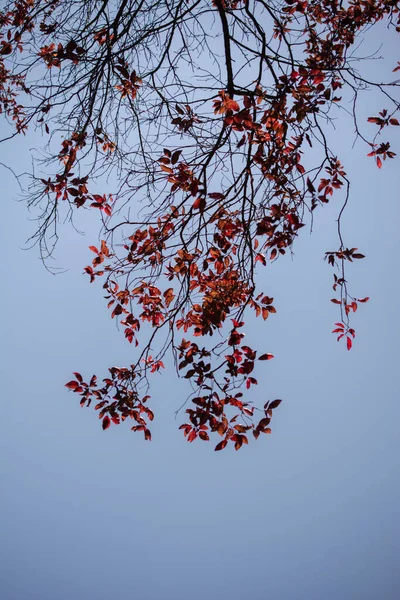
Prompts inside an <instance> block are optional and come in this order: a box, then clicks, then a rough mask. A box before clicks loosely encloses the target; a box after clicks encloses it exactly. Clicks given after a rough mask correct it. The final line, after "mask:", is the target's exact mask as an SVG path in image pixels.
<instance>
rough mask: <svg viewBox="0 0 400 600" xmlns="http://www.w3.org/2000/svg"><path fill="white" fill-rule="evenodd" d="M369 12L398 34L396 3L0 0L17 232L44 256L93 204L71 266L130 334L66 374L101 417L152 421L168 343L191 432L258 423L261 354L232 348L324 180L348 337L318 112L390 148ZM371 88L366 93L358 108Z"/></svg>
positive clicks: (268, 411) (266, 427)
mask: <svg viewBox="0 0 400 600" xmlns="http://www.w3.org/2000/svg"><path fill="white" fill-rule="evenodd" d="M379 22H384V23H385V24H386V25H387V27H388V28H389V29H393V30H395V31H397V32H400V11H399V2H398V1H397V0H350V1H349V2H343V1H341V0H318V1H317V0H304V1H303V0H300V1H297V0H273V1H271V2H270V1H268V2H267V1H265V0H168V1H161V0H160V1H159V0H120V1H117V0H101V1H93V0H63V1H62V2H61V1H60V0H53V1H51V0H18V1H16V2H3V3H2V10H1V12H0V27H1V30H0V31H1V33H0V110H1V112H2V113H3V115H4V117H5V118H6V120H7V123H8V125H7V127H8V131H7V133H6V135H5V137H4V139H3V140H2V141H3V142H6V141H7V139H10V138H11V137H14V136H16V135H20V134H22V135H23V134H24V133H25V132H26V130H27V129H28V128H34V129H35V128H36V129H38V130H39V131H40V132H41V134H42V139H43V147H42V152H41V154H40V156H39V155H38V156H36V157H35V160H34V162H33V168H32V173H31V183H30V185H29V188H28V189H27V190H26V199H27V203H28V205H29V206H30V207H36V211H37V214H38V216H39V225H38V228H37V231H36V233H35V235H34V236H33V241H34V242H37V244H38V246H39V248H40V253H41V257H42V258H43V260H44V261H46V260H47V259H48V258H49V256H51V254H52V252H53V250H54V246H55V244H56V242H57V239H58V233H59V221H60V219H65V217H66V216H68V217H69V218H70V219H71V220H73V219H74V216H75V214H76V212H77V211H83V210H88V211H92V212H93V218H99V217H100V218H99V228H100V230H101V234H100V238H99V239H100V241H99V243H97V242H95V241H94V243H95V244H96V245H93V246H90V250H91V252H92V253H93V254H92V262H91V264H89V265H88V266H86V267H85V268H84V271H85V273H86V274H87V276H88V278H89V280H90V282H98V281H100V282H101V285H102V286H103V288H104V291H105V295H106V299H107V303H108V304H107V306H108V310H109V311H110V315H111V318H113V319H114V318H115V319H117V320H118V322H119V323H120V325H121V327H122V330H123V332H124V335H125V338H126V339H127V341H128V342H129V343H130V344H132V346H133V357H134V358H133V362H132V364H130V365H128V366H126V367H111V368H110V369H109V373H108V375H107V376H106V377H105V378H104V379H102V380H101V383H100V380H98V379H97V377H96V376H93V377H91V379H90V380H87V381H84V377H82V375H81V374H80V373H78V372H75V373H74V379H73V380H72V381H70V382H69V383H67V387H68V388H69V389H71V390H72V391H73V392H74V393H76V394H77V395H78V396H79V397H80V403H81V405H82V406H89V405H90V404H91V403H92V402H93V404H94V405H95V409H96V411H98V415H99V417H100V419H101V421H102V426H103V428H104V429H107V428H108V427H110V426H111V425H112V424H119V423H120V422H121V421H124V420H126V419H127V418H129V419H132V420H133V423H134V424H133V427H132V429H133V430H134V431H142V432H143V434H144V437H145V438H146V439H150V438H151V433H150V429H149V421H152V420H153V417H154V415H153V412H152V410H151V408H150V407H149V404H150V403H149V400H150V396H149V393H148V391H149V386H150V384H151V376H152V374H153V373H156V372H159V371H160V370H163V369H164V368H165V365H164V363H166V365H167V366H168V364H169V363H168V362H167V361H168V360H169V359H168V358H165V357H166V355H167V354H169V355H171V356H172V358H173V363H174V365H175V368H176V371H177V373H178V374H179V375H180V376H182V377H184V378H186V379H187V380H188V382H189V383H190V385H191V393H190V395H189V397H188V403H187V408H186V409H185V410H186V413H185V414H186V421H185V422H184V423H183V424H182V425H181V429H182V430H183V433H184V435H185V436H186V439H187V440H188V441H189V442H192V441H193V440H195V439H196V438H200V439H201V440H208V439H209V438H210V435H211V434H216V436H217V438H216V439H217V441H218V440H219V441H218V443H217V445H216V447H215V449H216V450H221V449H223V448H224V447H225V446H226V445H227V444H228V443H232V444H233V445H234V446H235V448H236V449H239V448H240V447H241V446H242V445H243V444H247V443H248V436H249V433H252V435H253V436H254V438H258V437H259V435H260V434H261V433H270V431H271V429H270V421H271V418H272V414H273V410H274V409H275V408H276V407H277V406H278V405H279V403H280V400H272V401H269V402H267V403H266V404H265V405H264V406H263V407H257V405H256V403H255V402H254V401H253V400H252V393H253V394H254V390H256V389H257V388H256V386H257V379H256V375H257V370H258V369H260V368H261V367H262V365H263V364H264V361H268V360H270V359H272V358H273V355H272V354H270V353H269V352H267V351H266V350H267V349H265V348H261V349H258V348H257V349H255V348H251V347H249V346H248V345H246V343H245V341H244V332H245V323H246V318H247V317H246V315H248V314H251V313H254V314H255V315H256V316H257V317H259V318H261V319H262V320H264V321H265V320H267V319H268V318H269V317H270V315H272V314H274V313H275V312H276V309H275V306H274V299H273V298H272V297H270V296H269V295H268V290H267V291H264V290H263V284H264V282H265V277H264V276H263V269H264V267H265V266H266V265H268V264H269V263H274V262H276V261H277V260H278V259H280V258H281V257H282V256H283V255H285V254H286V253H287V252H290V251H291V248H292V245H293V243H294V241H295V238H296V237H297V236H298V235H299V234H300V233H301V230H302V228H303V227H305V226H306V225H308V224H309V223H310V222H312V216H313V213H314V211H318V210H321V208H322V207H323V206H324V205H325V204H327V203H328V202H330V201H331V200H332V198H335V199H336V197H338V200H339V208H338V213H337V222H336V223H334V226H335V227H337V247H336V249H327V251H326V255H325V258H326V261H327V264H328V265H329V266H330V267H331V268H333V282H332V284H333V289H334V292H335V295H334V298H332V299H331V301H332V302H333V303H335V304H337V305H338V311H339V316H338V321H337V323H336V324H335V326H334V333H335V334H336V335H337V337H338V339H342V338H343V340H344V342H345V344H346V347H347V349H348V350H350V349H351V347H352V343H353V339H354V337H355V331H354V328H353V326H352V324H351V321H350V319H351V316H352V314H354V313H355V312H356V310H357V308H358V306H359V304H360V303H364V302H366V301H367V300H368V297H364V298H357V297H355V296H353V295H352V292H351V291H350V290H349V287H348V282H347V279H346V271H345V266H346V263H347V262H348V261H350V262H352V261H353V260H358V259H362V258H363V257H364V255H363V254H362V253H361V251H359V250H358V249H357V248H353V247H351V245H350V244H349V242H348V241H346V240H345V239H344V237H343V235H342V230H341V222H342V215H343V211H344V209H345V207H346V204H347V203H348V202H349V201H350V200H351V194H350V181H349V179H348V177H347V175H346V167H345V166H343V165H342V164H341V161H340V157H339V156H338V155H337V149H335V148H334V147H333V146H332V144H331V136H332V131H333V128H332V122H333V119H336V118H338V117H339V118H341V117H342V116H343V117H345V118H350V119H351V122H352V124H353V128H354V132H355V138H356V139H357V140H358V141H359V142H361V147H363V148H364V149H365V154H367V155H368V157H370V158H369V160H370V161H371V163H373V164H374V165H375V166H376V167H377V168H378V169H381V168H382V167H384V162H385V161H386V160H387V159H392V158H394V157H395V152H393V151H392V149H391V146H390V142H389V141H388V137H389V136H390V130H391V129H395V128H396V126H398V125H399V121H398V120H397V118H396V112H398V111H399V108H400V104H399V95H398V91H399V87H400V80H396V75H393V77H392V78H390V79H389V80H388V81H383V82H382V81H371V80H370V79H369V78H368V76H367V75H366V74H365V69H364V65H368V64H369V60H371V59H372V58H374V56H371V55H369V56H368V55H367V56H364V54H363V52H362V48H363V47H362V44H361V43H360V42H361V40H362V39H363V36H364V35H365V34H367V33H368V31H369V30H370V29H371V28H373V27H377V26H378V24H379ZM385 61H390V71H393V73H395V72H397V71H400V62H397V60H395V59H394V58H392V57H386V58H385ZM392 63H393V64H392ZM371 88H373V89H376V90H377V91H379V92H380V93H381V97H382V110H381V111H380V112H379V114H377V115H371V116H370V117H369V118H368V119H367V120H365V119H364V120H363V121H361V120H360V118H358V106H359V102H360V101H362V97H363V92H364V91H366V90H368V89H371ZM349 107H350V108H349ZM358 147H360V144H359V145H358V146H357V148H358ZM110 181H111V182H116V183H111V184H110ZM111 186H112V187H111ZM260 361H261V363H260ZM131 423H132V421H131ZM218 436H220V437H219V438H218Z"/></svg>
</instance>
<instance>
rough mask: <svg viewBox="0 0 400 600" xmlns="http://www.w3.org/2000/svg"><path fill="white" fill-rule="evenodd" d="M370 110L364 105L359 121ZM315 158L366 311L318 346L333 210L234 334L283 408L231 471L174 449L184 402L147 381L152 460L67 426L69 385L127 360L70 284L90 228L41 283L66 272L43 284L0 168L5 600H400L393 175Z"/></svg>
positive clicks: (206, 456)
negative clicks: (272, 309)
mask: <svg viewBox="0 0 400 600" xmlns="http://www.w3.org/2000/svg"><path fill="white" fill-rule="evenodd" d="M377 108H382V105H381V104H379V103H376V102H375V103H374V98H373V97H372V96H371V102H370V104H369V105H366V106H364V108H363V109H362V110H363V111H364V112H362V115H363V117H367V116H371V115H372V114H375V112H374V111H376V109H377ZM332 139H333V140H334V142H335V143H336V146H337V148H338V149H341V158H342V160H343V163H344V164H345V165H346V170H347V171H348V173H349V176H350V177H351V178H352V181H353V184H352V192H351V202H350V206H349V208H348V210H347V212H346V216H345V220H344V232H345V235H346V236H347V239H348V241H349V244H350V245H352V246H357V247H358V248H359V249H360V251H361V252H363V253H364V254H366V255H367V257H366V259H365V260H363V261H358V262H357V264H356V265H354V266H351V268H350V269H349V276H350V279H351V287H352V289H353V290H354V293H355V294H356V295H357V296H359V297H362V296H370V297H371V300H370V302H369V303H368V304H365V305H362V306H361V307H360V309H359V311H358V313H357V315H355V319H354V324H355V326H356V330H357V337H356V340H355V344H354V348H353V350H352V351H351V352H347V351H346V350H345V348H344V344H343V345H340V344H338V343H337V342H336V339H335V337H334V336H333V335H332V334H331V333H330V331H331V329H332V324H333V322H335V321H337V320H338V318H337V313H336V310H335V306H334V305H333V304H331V303H330V302H329V298H331V297H332V293H331V289H330V286H331V278H332V272H331V269H330V268H329V267H328V266H327V264H326V263H325V262H324V261H323V260H322V258H323V255H324V252H325V251H326V250H330V249H334V248H335V247H336V246H337V242H336V237H335V223H334V219H335V215H336V214H337V205H336V206H335V205H333V206H327V207H324V208H323V209H318V214H317V213H316V222H315V229H314V233H313V235H312V236H311V237H310V236H309V235H308V233H307V231H305V230H302V232H301V233H302V235H301V236H300V239H299V240H298V243H297V244H296V246H295V256H294V258H293V259H291V258H290V257H286V258H285V259H284V260H280V261H278V262H277V263H275V264H274V265H272V266H268V267H267V268H266V270H265V271H264V275H263V277H265V282H264V284H263V289H264V291H265V292H266V293H268V294H269V295H270V296H273V297H274V298H275V306H276V307H277V310H278V313H277V314H276V315H274V316H273V318H272V317H271V318H270V319H269V320H268V322H267V323H265V324H260V323H257V325H256V326H253V327H252V328H250V330H249V331H248V334H249V341H250V339H251V340H253V341H255V343H257V344H258V346H260V348H261V349H262V350H263V351H264V352H271V353H273V354H274V355H275V359H274V360H273V361H270V362H269V363H264V364H266V367H265V370H266V373H265V376H264V378H263V383H262V385H260V386H259V388H260V389H259V390H258V391H257V394H258V398H259V400H260V402H264V401H266V400H267V399H274V398H282V399H283V401H284V402H283V403H282V405H281V406H280V407H279V409H277V410H276V411H275V416H274V419H273V421H272V429H273V434H272V435H270V436H261V437H260V439H259V440H258V441H257V442H252V443H250V444H249V446H248V447H244V448H243V449H242V450H241V451H240V452H235V451H234V450H233V449H232V448H230V447H229V448H228V449H227V450H225V451H223V452H219V453H215V452H214V451H213V448H214V444H206V443H203V442H198V441H196V442H195V443H194V444H188V443H186V442H185V441H184V438H183V435H182V432H180V431H178V425H179V424H180V423H181V422H183V421H184V415H183V414H181V415H178V419H177V420H175V414H174V413H175V410H176V409H177V408H178V407H179V406H180V405H181V403H182V400H183V399H184V397H185V390H186V387H185V383H182V382H180V381H177V380H176V377H174V374H173V373H171V372H169V373H168V372H164V373H163V374H162V375H159V376H156V377H155V379H154V386H153V389H152V408H154V410H155V413H156V420H155V421H154V423H153V427H152V433H153V441H152V442H151V443H148V442H144V440H143V437H142V436H141V435H139V434H133V433H132V432H130V427H129V426H124V425H121V426H119V427H111V428H110V429H109V430H107V431H106V432H103V431H102V429H101V427H100V422H99V421H98V420H97V418H96V414H95V413H94V411H93V410H91V409H80V408H79V404H78V401H77V398H76V396H74V395H73V394H72V393H68V391H67V390H66V389H65V388H64V387H63V385H64V383H65V382H66V381H68V380H69V379H70V378H71V376H72V375H71V373H72V371H75V370H78V371H81V372H82V373H84V374H85V375H87V376H90V375H91V374H92V373H94V372H96V373H97V374H98V375H99V376H105V375H106V369H107V368H108V367H109V366H111V365H114V364H115V365H120V366H124V365H126V364H129V363H130V362H131V360H130V356H131V352H132V348H131V347H130V346H128V344H127V343H126V342H125V341H124V339H123V336H122V335H121V334H120V333H119V332H118V331H117V329H116V327H115V323H114V322H113V321H111V320H110V319H109V316H108V314H107V310H106V306H105V300H104V299H103V290H102V289H101V284H100V283H97V284H93V285H89V283H88V278H87V276H83V275H82V270H83V267H84V266H85V265H86V264H88V263H89V261H90V260H91V256H90V254H91V253H90V251H89V250H88V249H87V247H88V246H89V245H90V244H93V243H94V244H96V242H97V229H96V226H95V224H94V223H93V221H92V217H93V213H91V214H90V215H88V217H86V216H85V215H84V216H83V217H82V220H81V221H80V222H79V225H80V226H82V228H84V229H85V231H86V235H79V234H78V233H77V232H75V231H74V230H72V229H71V228H70V227H68V226H65V227H63V228H62V235H61V240H60V243H59V246H58V248H57V252H56V255H55V256H56V260H55V263H54V264H55V266H57V267H59V268H61V269H65V270H66V272H65V273H63V274H60V275H58V276H53V275H51V274H50V273H49V272H48V271H46V270H45V269H44V267H43V265H42V263H41V262H40V260H39V258H38V252H37V249H36V248H34V249H32V250H30V251H27V250H24V249H22V248H24V243H25V241H26V239H27V238H28V237H29V235H31V234H32V233H33V232H34V227H35V224H34V223H33V222H31V221H29V220H28V216H29V215H28V213H27V209H26V206H24V205H23V204H21V203H17V202H15V198H16V196H17V195H18V186H17V184H16V181H15V180H14V178H13V176H12V175H11V173H10V172H9V171H7V170H6V169H4V168H1V171H0V173H1V178H2V189H3V198H2V201H3V218H2V221H1V238H0V240H1V249H2V257H3V258H2V261H1V265H0V269H1V272H2V282H3V294H2V296H1V311H0V314H1V328H2V335H1V337H2V340H3V350H4V351H3V357H2V361H1V371H2V374H1V382H2V384H3V385H2V418H1V424H0V429H1V432H0V433H1V436H0V444H1V446H2V452H1V456H2V459H1V480H2V486H1V487H2V492H1V497H0V509H1V514H2V517H3V519H2V520H3V525H2V536H1V537H2V541H1V552H2V556H1V567H0V576H1V582H0V590H2V591H1V593H0V595H1V597H2V598H3V599H4V600H71V599H72V598H76V599H77V600H109V599H113V600H125V599H126V598H134V599H140V600H158V599H160V600H161V599H163V600H164V599H167V600H183V599H186V598H190V599H191V600H200V599H203V598H207V599H210V600H213V599H214V598H215V599H217V598H218V599H219V598H221V599H225V598H226V599H228V598H229V599H230V600H243V599H244V598H254V599H255V600H265V598H272V599H276V600H292V599H293V600H294V599H296V600H303V599H304V600H321V599H322V598H323V599H324V600H338V599H341V600H357V599H360V600H361V599H362V600H376V598H384V599H385V600H397V599H398V598H399V597H400V571H399V568H398V556H399V552H400V542H399V539H400V526H399V515H398V510H399V509H398V507H399V506H400V486H399V463H400V459H399V419H400V406H399V377H398V372H399V366H398V361H399V358H398V344H399V334H400V328H399V294H400V285H399V255H400V241H399V235H398V227H399V225H398V223H399V218H400V209H399V193H398V190H399V175H398V173H399V162H398V159H399V157H397V161H387V164H386V163H385V165H384V168H382V169H381V170H380V171H378V170H377V169H376V168H375V167H374V164H373V161H372V159H368V158H366V156H365V154H366V149H365V147H362V146H359V145H357V146H356V147H355V148H354V149H353V150H352V148H351V143H352V136H351V132H350V135H346V131H345V130H344V126H343V127H342V128H341V127H339V128H338V129H337V132H336V134H334V135H333V138H332ZM38 143H39V141H38V139H37V138H36V137H35V136H34V135H31V136H28V137H27V138H26V139H24V140H23V139H22V138H21V139H18V140H15V141H13V142H11V143H10V144H9V146H8V147H7V153H6V152H4V148H3V154H2V157H1V160H3V161H4V162H7V163H8V164H12V165H13V166H14V168H16V170H17V171H22V170H24V169H25V168H27V166H28V164H29V155H30V154H29V148H30V147H32V146H35V145H37V144H38ZM395 145H396V146H397V148H395V150H396V149H397V152H398V154H400V144H399V143H397V144H395ZM32 216H34V214H33V215H32ZM250 345H251V344H250Z"/></svg>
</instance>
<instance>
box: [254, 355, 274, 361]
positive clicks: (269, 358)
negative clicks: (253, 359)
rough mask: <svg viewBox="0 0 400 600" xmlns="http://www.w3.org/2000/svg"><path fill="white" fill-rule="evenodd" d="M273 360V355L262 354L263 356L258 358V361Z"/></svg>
mask: <svg viewBox="0 0 400 600" xmlns="http://www.w3.org/2000/svg"><path fill="white" fill-rule="evenodd" d="M272 358H274V355H273V354H268V353H267V354H262V355H261V356H259V357H258V360H271V359H272Z"/></svg>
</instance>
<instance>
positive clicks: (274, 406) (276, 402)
mask: <svg viewBox="0 0 400 600" xmlns="http://www.w3.org/2000/svg"><path fill="white" fill-rule="evenodd" d="M281 402H282V400H273V401H272V402H271V403H270V405H269V409H270V410H271V409H273V408H277V407H278V406H279V405H280V403H281Z"/></svg>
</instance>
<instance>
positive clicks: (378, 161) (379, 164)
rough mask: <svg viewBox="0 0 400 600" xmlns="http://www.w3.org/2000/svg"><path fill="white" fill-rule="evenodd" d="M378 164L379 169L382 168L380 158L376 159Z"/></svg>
mask: <svg viewBox="0 0 400 600" xmlns="http://www.w3.org/2000/svg"><path fill="white" fill-rule="evenodd" d="M376 164H377V167H378V169H380V168H381V167H382V161H381V159H380V158H379V156H377V157H376Z"/></svg>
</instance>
